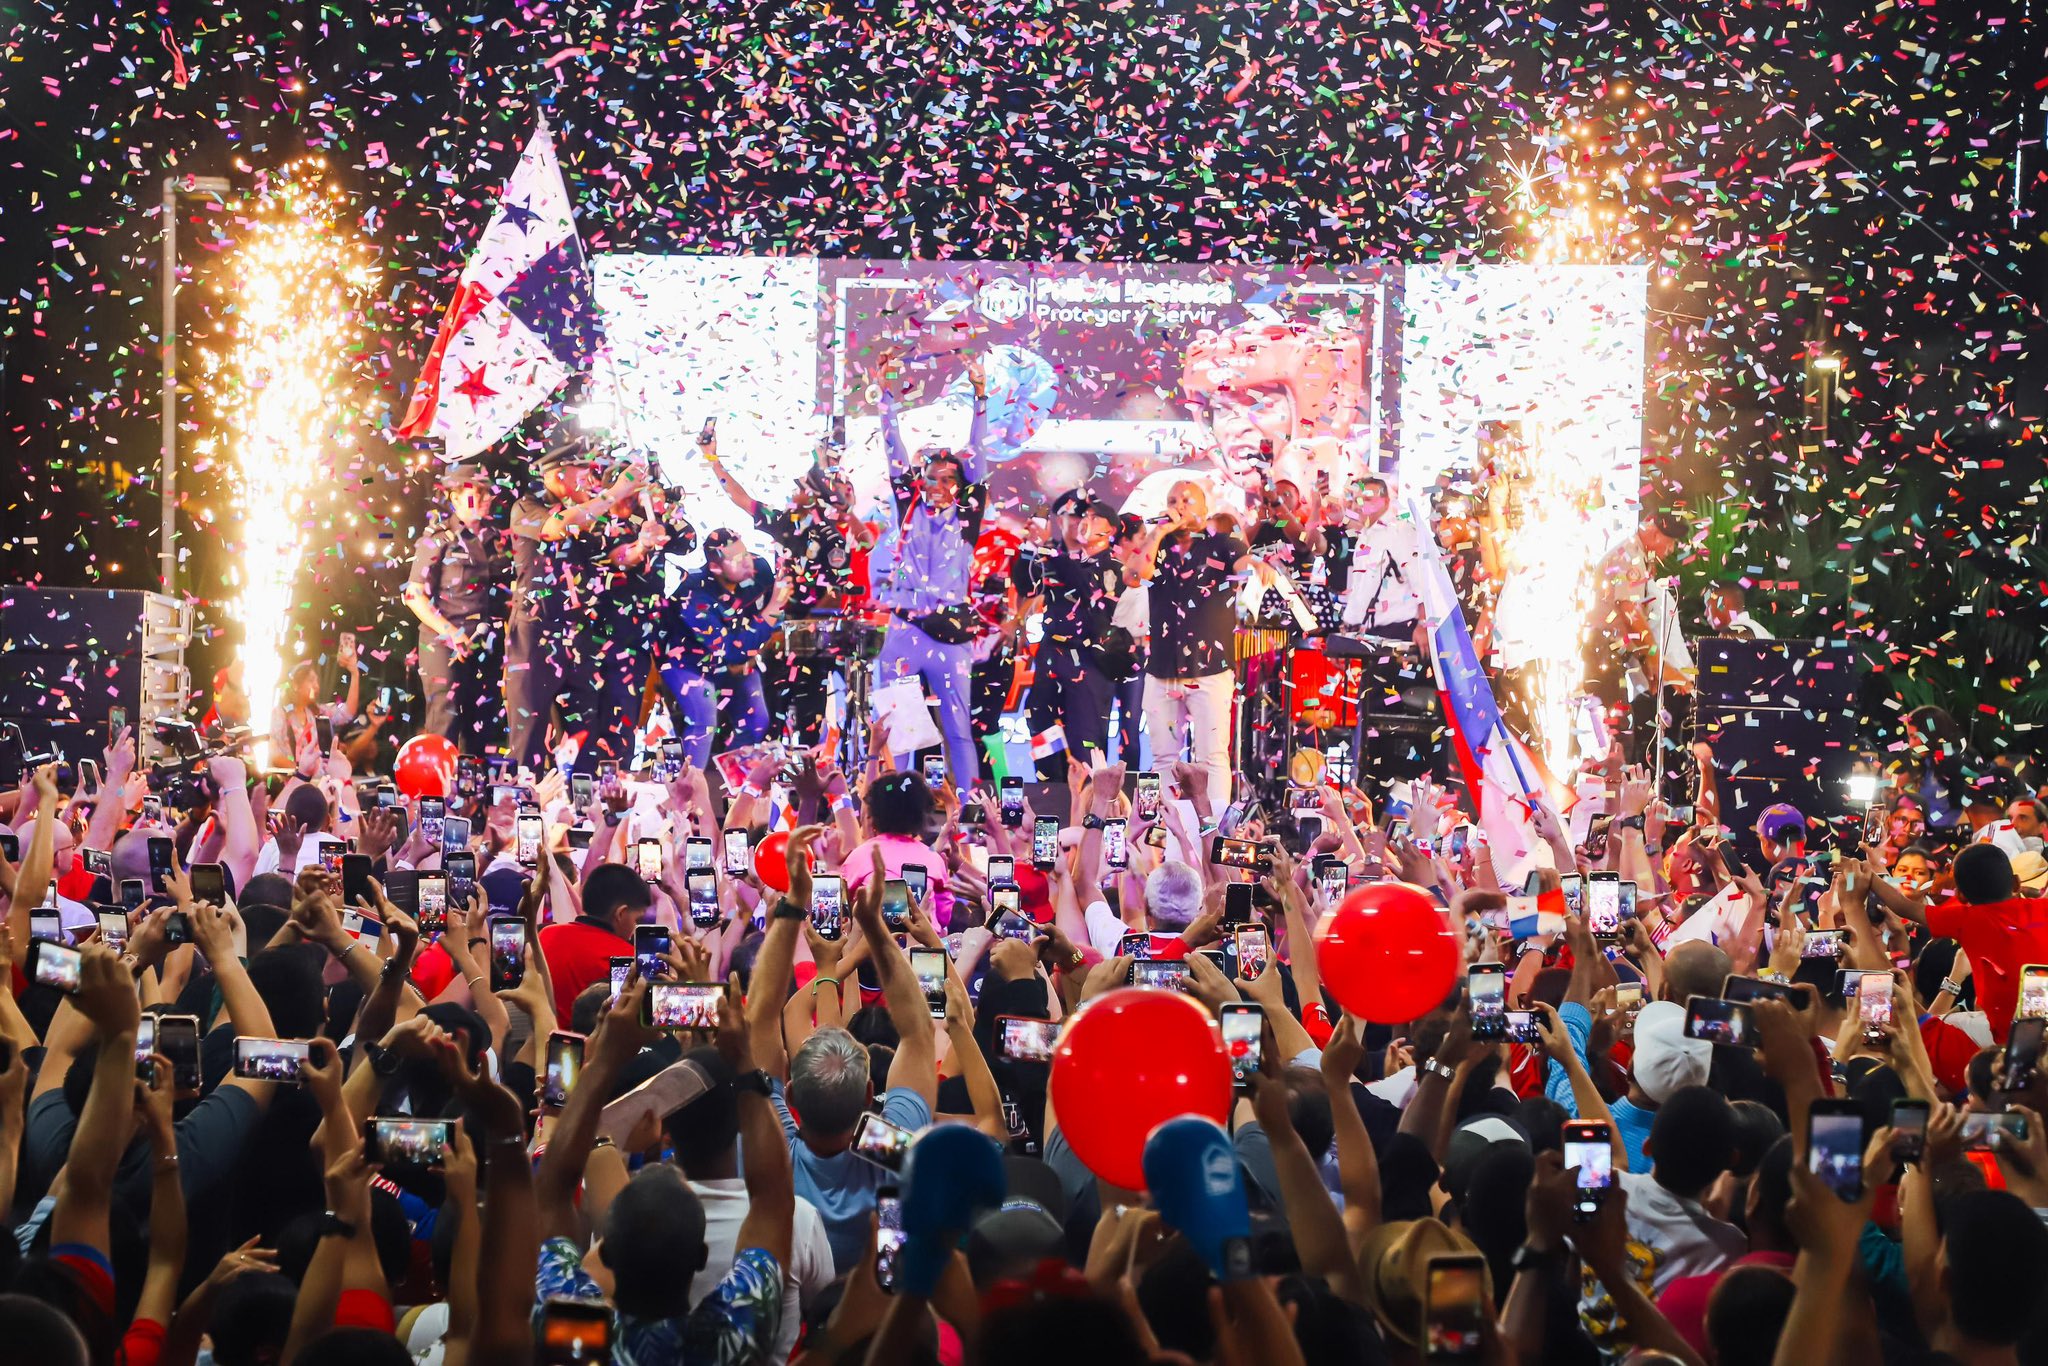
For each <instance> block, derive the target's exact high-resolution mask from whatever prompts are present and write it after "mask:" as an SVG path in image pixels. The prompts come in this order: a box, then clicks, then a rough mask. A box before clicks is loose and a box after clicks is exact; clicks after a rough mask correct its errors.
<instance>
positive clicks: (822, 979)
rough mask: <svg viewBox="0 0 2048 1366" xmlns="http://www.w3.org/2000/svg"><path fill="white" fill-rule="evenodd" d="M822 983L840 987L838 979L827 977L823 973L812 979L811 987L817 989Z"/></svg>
mask: <svg viewBox="0 0 2048 1366" xmlns="http://www.w3.org/2000/svg"><path fill="white" fill-rule="evenodd" d="M820 982H830V983H831V984H832V985H833V986H835V987H836V986H838V985H839V979H838V978H837V977H827V976H826V975H825V974H824V973H822V972H821V973H819V974H818V975H817V976H816V977H813V978H812V979H811V986H812V987H814V988H815V987H816V986H817V985H818V984H819V983H820Z"/></svg>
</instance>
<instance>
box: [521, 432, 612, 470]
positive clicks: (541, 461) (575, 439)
mask: <svg viewBox="0 0 2048 1366" xmlns="http://www.w3.org/2000/svg"><path fill="white" fill-rule="evenodd" d="M596 459H597V457H596V456H595V455H593V454H592V453H591V450H590V446H589V443H587V442H586V441H584V439H583V438H582V437H580V436H558V437H556V438H555V439H554V440H553V441H551V442H549V443H548V446H547V448H546V449H545V450H543V451H542V452H541V453H540V457H539V458H538V459H536V460H535V461H534V462H533V467H534V469H535V470H551V469H554V468H555V467H556V466H558V465H588V464H590V463H591V462H592V461H594V460H596Z"/></svg>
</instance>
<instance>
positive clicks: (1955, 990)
mask: <svg viewBox="0 0 2048 1366" xmlns="http://www.w3.org/2000/svg"><path fill="white" fill-rule="evenodd" d="M1941 989H1942V990H1943V991H1945V992H1947V993H1948V994H1949V995H1951V996H1960V995H1962V994H1963V984H1962V983H1961V982H1958V981H1956V980H1955V979H1954V978H1953V977H1944V978H1942V979H1941Z"/></svg>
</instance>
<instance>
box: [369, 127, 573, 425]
mask: <svg viewBox="0 0 2048 1366" xmlns="http://www.w3.org/2000/svg"><path fill="white" fill-rule="evenodd" d="M600 335H601V330H600V326H599V322H598V314H597V303H596V299H595V297H594V296H593V294H592V291H591V285H590V267H589V264H588V263H587V262H586V261H585V260H584V259H583V243H582V241H581V240H580V239H578V238H577V236H576V222H575V219H574V218H573V217H572V216H571V214H570V207H569V189H568V186H567V185H566V184H564V183H563V181H562V167H561V163H560V162H558V161H557V160H556V159H555V143H554V139H553V138H552V137H551V136H549V134H548V126H547V121H546V120H542V121H541V123H540V125H539V127H537V128H535V129H534V132H533V137H532V139H531V140H530V141H528V142H527V144H526V150H525V151H524V152H522V153H520V156H519V164H518V165H517V166H515V167H513V169H512V178H511V179H510V180H508V181H506V182H505V193H504V194H503V195H502V196H500V198H499V200H498V211H497V213H496V214H494V215H493V216H492V218H491V222H490V226H489V227H487V228H485V229H484V235H483V238H482V240H480V241H479V242H478V243H477V246H476V251H475V253H474V254H472V255H471V256H470V258H469V264H468V266H466V267H465V268H464V269H463V272H462V279H461V281H460V282H459V283H458V284H457V285H456V288H455V299H454V301H453V302H452V303H450V304H449V305H448V314H447V316H446V317H444V318H443V319H442V320H441V331H440V334H439V335H438V336H436V337H435V338H434V347H433V350H431V351H430V352H428V353H427V363H426V364H425V365H424V366H423V367H421V370H420V378H419V383H418V385H417V386H416V387H415V388H414V389H413V395H412V406H411V407H410V408H409V409H408V410H407V411H406V415H405V422H404V423H403V424H402V425H401V426H400V427H399V429H398V434H399V435H400V436H403V437H421V436H438V437H440V438H441V440H442V441H443V442H444V443H445V444H446V447H447V458H448V459H450V460H462V459H465V458H467V457H469V456H472V455H475V454H476V453H477V452H478V451H481V450H483V449H485V448H486V447H488V446H490V445H492V444H493V443H494V442H496V441H498V440H500V439H501V438H503V437H504V435H505V434H506V433H507V432H509V431H511V430H512V429H513V428H514V427H516V426H517V425H519V422H520V420H521V419H523V418H524V417H525V416H526V415H527V414H528V413H530V412H532V411H533V410H534V408H535V407H536V406H537V405H538V404H540V403H541V402H542V401H544V400H545V399H546V398H547V397H548V396H549V395H550V394H552V393H554V392H555V390H557V389H559V388H561V387H562V384H563V383H564V382H565V381H566V380H568V379H569V378H570V377H571V376H573V375H577V374H581V373H584V372H586V371H587V370H588V369H589V367H590V358H591V356H592V354H593V353H594V352H595V351H596V349H597V345H598V341H599V338H600Z"/></svg>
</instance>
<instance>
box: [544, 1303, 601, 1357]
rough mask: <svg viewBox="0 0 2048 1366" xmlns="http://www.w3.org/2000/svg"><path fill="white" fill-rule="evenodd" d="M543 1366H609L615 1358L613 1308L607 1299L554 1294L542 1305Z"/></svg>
mask: <svg viewBox="0 0 2048 1366" xmlns="http://www.w3.org/2000/svg"><path fill="white" fill-rule="evenodd" d="M534 1359H535V1360H536V1361H537V1362H539V1363H540V1366H606V1363H609V1362H610V1361H611V1359H612V1307H611V1306H610V1305H609V1304H606V1303H605V1302H604V1301H603V1300H576V1299H568V1298H565V1297H563V1296H560V1295H550V1296H549V1297H548V1298H547V1299H546V1300H545V1301H543V1302H542V1304H541V1307H540V1351H539V1354H538V1355H537V1356H536V1357H535V1358H534Z"/></svg>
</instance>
